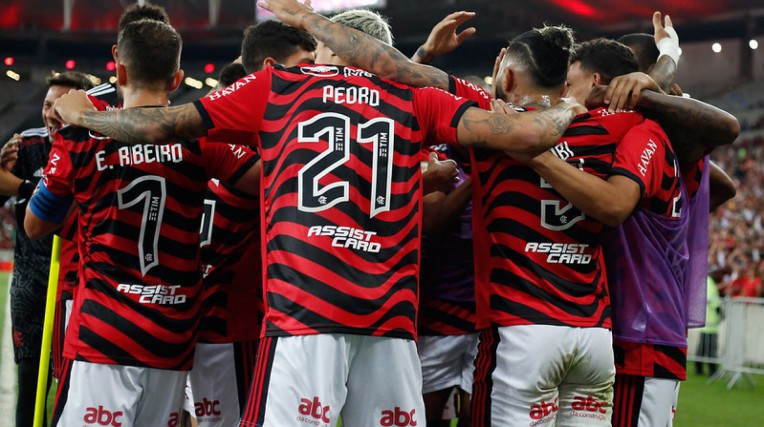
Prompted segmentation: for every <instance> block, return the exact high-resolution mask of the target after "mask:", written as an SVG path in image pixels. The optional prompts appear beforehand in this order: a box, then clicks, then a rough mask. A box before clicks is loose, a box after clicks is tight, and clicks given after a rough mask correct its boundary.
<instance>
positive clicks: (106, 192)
mask: <svg viewBox="0 0 764 427" xmlns="http://www.w3.org/2000/svg"><path fill="white" fill-rule="evenodd" d="M60 133H61V136H62V137H63V138H65V139H63V138H58V139H57V141H56V144H54V148H53V150H52V151H51V158H50V162H49V166H48V168H47V169H46V176H45V180H46V186H47V187H48V188H49V189H50V190H51V191H52V192H53V193H56V192H58V191H61V192H62V193H65V192H66V191H65V190H64V189H61V188H59V187H62V186H69V187H70V188H69V190H70V193H71V194H73V195H74V200H75V202H76V203H77V206H78V208H79V215H80V217H79V233H80V241H79V247H80V254H81V263H82V269H81V277H80V284H81V285H84V287H83V288H82V289H81V292H78V293H77V296H76V300H75V308H74V311H75V313H78V315H77V316H75V319H73V329H72V330H71V332H74V337H76V338H74V339H71V340H67V347H66V349H65V354H66V356H67V357H70V358H75V359H78V360H88V361H91V362H100V363H117V364H123V365H138V366H149V367H155V368H165V369H187V368H189V367H190V362H191V360H192V358H193V344H194V341H195V336H196V335H195V329H196V325H197V322H198V307H199V303H200V298H199V293H200V290H201V271H200V263H199V227H200V221H201V214H202V209H203V206H204V203H203V200H204V194H205V191H206V188H207V182H208V181H209V179H210V178H212V177H217V178H221V179H235V178H236V177H238V176H241V174H243V172H244V170H245V167H246V166H247V165H251V162H248V161H247V159H243V160H242V159H241V158H237V156H236V155H235V154H234V152H233V151H232V149H231V147H229V146H228V145H223V144H208V143H207V142H206V141H204V140H197V141H189V142H183V143H181V142H176V143H171V144H167V145H162V146H152V145H126V144H121V143H118V142H116V141H112V140H110V139H106V138H100V137H98V136H96V135H93V134H92V133H90V132H89V131H87V130H85V129H74V128H69V129H64V130H62V131H61V132H60Z"/></svg>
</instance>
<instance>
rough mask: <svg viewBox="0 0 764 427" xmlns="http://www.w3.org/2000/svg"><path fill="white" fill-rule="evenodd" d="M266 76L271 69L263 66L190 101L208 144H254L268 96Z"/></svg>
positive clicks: (268, 79) (268, 83)
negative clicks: (192, 103) (204, 127)
mask: <svg viewBox="0 0 764 427" xmlns="http://www.w3.org/2000/svg"><path fill="white" fill-rule="evenodd" d="M270 73H271V67H267V68H266V69H265V70H263V71H259V72H257V73H254V74H250V75H248V76H245V77H242V78H241V80H239V81H237V82H235V83H233V84H232V85H231V86H228V87H227V88H225V89H221V90H219V91H217V92H214V93H212V94H210V95H209V96H206V97H204V98H202V99H200V100H198V101H194V106H196V109H197V110H198V111H199V114H201V116H202V119H203V120H204V123H205V125H206V127H207V130H208V132H207V140H208V141H210V142H227V143H234V142H235V143H240V144H246V145H256V144H257V140H258V139H257V132H258V130H259V128H260V123H261V122H262V117H263V114H264V112H265V107H266V106H267V103H268V95H269V94H270V81H271V75H270Z"/></svg>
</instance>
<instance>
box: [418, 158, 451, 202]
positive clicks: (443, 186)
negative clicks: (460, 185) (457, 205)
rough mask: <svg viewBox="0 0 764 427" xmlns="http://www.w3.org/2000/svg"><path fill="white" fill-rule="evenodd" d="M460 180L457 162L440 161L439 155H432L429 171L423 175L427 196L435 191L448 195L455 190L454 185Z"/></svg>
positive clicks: (429, 160)
mask: <svg viewBox="0 0 764 427" xmlns="http://www.w3.org/2000/svg"><path fill="white" fill-rule="evenodd" d="M458 180H459V170H458V169H457V168H456V162H455V161H453V160H451V159H448V160H438V154H437V153H435V152H432V153H430V157H429V158H428V159H427V171H426V172H424V173H423V174H422V181H423V187H424V193H425V194H428V193H431V192H433V191H442V192H444V193H448V192H449V191H451V190H453V189H454V184H455V183H456V181H458Z"/></svg>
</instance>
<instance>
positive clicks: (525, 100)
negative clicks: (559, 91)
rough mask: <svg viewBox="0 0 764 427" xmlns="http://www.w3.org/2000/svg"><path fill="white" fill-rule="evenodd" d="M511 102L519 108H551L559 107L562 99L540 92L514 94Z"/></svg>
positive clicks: (510, 97)
mask: <svg viewBox="0 0 764 427" xmlns="http://www.w3.org/2000/svg"><path fill="white" fill-rule="evenodd" d="M509 102H510V103H511V104H513V105H516V106H518V107H532V108H549V107H553V106H555V105H557V104H558V103H559V102H560V97H559V96H553V95H549V94H545V93H540V92H525V93H513V94H511V95H510V96H509Z"/></svg>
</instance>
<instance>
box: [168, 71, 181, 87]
mask: <svg viewBox="0 0 764 427" xmlns="http://www.w3.org/2000/svg"><path fill="white" fill-rule="evenodd" d="M184 75H185V73H184V72H183V69H179V70H178V71H176V72H175V77H173V78H172V83H171V84H170V88H169V92H172V91H174V90H175V89H177V88H178V86H180V83H181V82H182V81H183V76H184Z"/></svg>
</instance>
